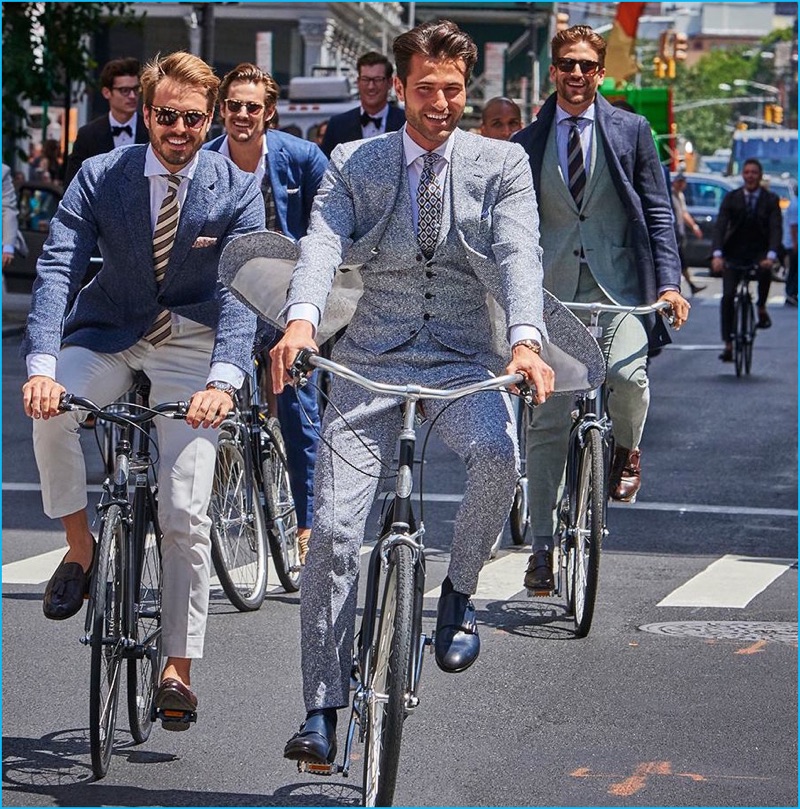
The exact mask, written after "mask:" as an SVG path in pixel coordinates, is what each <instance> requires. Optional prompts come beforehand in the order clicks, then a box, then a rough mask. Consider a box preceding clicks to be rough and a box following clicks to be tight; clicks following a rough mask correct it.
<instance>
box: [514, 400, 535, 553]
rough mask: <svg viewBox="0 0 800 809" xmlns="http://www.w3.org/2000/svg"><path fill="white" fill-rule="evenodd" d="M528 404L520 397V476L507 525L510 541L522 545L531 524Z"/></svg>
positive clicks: (518, 424) (518, 420)
mask: <svg viewBox="0 0 800 809" xmlns="http://www.w3.org/2000/svg"><path fill="white" fill-rule="evenodd" d="M528 412H529V411H528V406H527V405H526V404H525V403H524V402H523V401H522V400H521V399H520V400H519V408H518V411H517V439H518V441H519V454H520V476H519V479H518V480H517V486H516V488H515V489H514V502H513V503H512V504H511V516H510V517H509V527H510V529H511V541H512V542H513V543H514V544H515V545H524V544H525V537H526V535H527V533H528V528H529V527H530V524H531V518H530V514H529V512H528V477H527V473H526V464H525V456H526V453H527V438H528V419H529V416H528Z"/></svg>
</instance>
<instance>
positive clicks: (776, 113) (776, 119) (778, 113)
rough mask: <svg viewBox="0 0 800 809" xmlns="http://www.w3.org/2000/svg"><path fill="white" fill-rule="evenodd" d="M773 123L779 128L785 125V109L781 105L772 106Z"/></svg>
mask: <svg viewBox="0 0 800 809" xmlns="http://www.w3.org/2000/svg"><path fill="white" fill-rule="evenodd" d="M772 123H773V124H778V125H779V126H780V125H781V124H782V123H783V107H781V106H780V104H773V105H772Z"/></svg>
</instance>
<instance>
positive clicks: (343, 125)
mask: <svg viewBox="0 0 800 809" xmlns="http://www.w3.org/2000/svg"><path fill="white" fill-rule="evenodd" d="M356 70H357V71H358V79H357V81H358V97H359V100H360V101H361V106H359V107H355V108H354V109H352V110H348V111H347V112H342V113H339V115H334V116H333V117H332V118H331V119H330V120H329V121H328V128H327V130H326V131H325V137H324V138H323V139H322V151H323V152H325V155H326V156H327V157H330V156H331V152H332V151H333V150H334V148H335V147H336V146H338V145H339V144H340V143H349V142H350V141H353V140H361V139H362V138H373V137H375V135H382V134H384V133H385V132H396V131H397V130H398V129H400V127H401V126H402V125H403V124H404V123H405V122H406V114H405V113H404V112H403V110H401V109H400V108H399V107H395V106H393V105H391V104H389V90H391V88H392V74H393V73H394V67H393V66H392V63H391V62H390V61H389V60H388V59H387V58H386V57H385V56H384V55H383V54H382V53H378V52H377V51H369V52H368V53H365V54H364V55H363V56H361V57H360V58H359V60H358V61H357V62H356Z"/></svg>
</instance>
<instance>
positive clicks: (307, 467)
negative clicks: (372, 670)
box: [204, 62, 328, 564]
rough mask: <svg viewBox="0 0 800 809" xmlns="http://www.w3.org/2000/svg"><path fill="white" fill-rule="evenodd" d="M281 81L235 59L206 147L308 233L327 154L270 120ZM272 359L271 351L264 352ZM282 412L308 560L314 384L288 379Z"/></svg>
mask: <svg viewBox="0 0 800 809" xmlns="http://www.w3.org/2000/svg"><path fill="white" fill-rule="evenodd" d="M279 95H280V87H278V84H277V83H276V82H275V80H274V79H273V78H272V76H270V75H269V74H268V73H264V72H262V71H261V70H260V69H259V68H258V67H256V66H255V65H253V64H250V63H248V62H243V63H242V64H240V65H237V66H236V67H235V68H234V69H233V70H231V71H230V72H229V73H227V74H226V75H225V76H223V78H222V82H221V83H220V86H219V97H220V102H219V113H220V116H221V117H222V123H223V125H224V126H225V134H224V135H220V136H219V137H218V138H215V139H214V140H212V141H211V142H210V143H207V144H206V145H205V147H204V148H206V149H211V150H212V151H215V152H219V153H220V154H223V155H225V157H228V158H230V159H231V160H232V161H233V162H234V163H235V164H236V165H237V166H238V167H239V168H240V169H242V170H243V171H250V172H253V173H254V174H255V175H256V179H257V180H258V184H259V186H260V187H261V192H262V194H263V197H264V207H265V210H266V217H267V229H268V230H274V231H277V232H278V233H282V234H283V235H284V236H288V237H289V238H291V239H294V240H295V241H299V240H300V239H301V238H302V237H303V236H305V235H306V230H308V220H309V217H310V216H311V205H312V204H313V202H314V196H315V195H316V193H317V189H318V188H319V184H320V183H321V182H322V176H323V175H324V174H325V169H326V168H327V167H328V159H327V158H326V157H325V155H324V154H323V153H322V152H321V151H320V149H319V147H318V146H317V145H316V144H315V143H312V142H311V141H307V140H303V139H302V138H296V137H294V136H293V135H289V134H287V133H286V132H281V131H279V130H277V129H272V128H271V127H270V125H269V124H270V121H271V120H272V118H273V116H274V115H275V105H276V104H277V103H278V96H279ZM259 326H260V328H259V334H258V338H257V341H256V342H257V348H259V349H260V348H265V349H266V348H272V346H273V344H274V343H276V342H277V338H278V336H279V335H278V333H277V330H276V329H275V328H273V327H272V326H269V325H267V324H266V323H263V322H261V323H259ZM263 359H265V360H268V359H269V355H267V354H266V352H265V353H264V354H263ZM277 409H278V418H279V420H280V423H281V429H282V431H283V436H284V438H285V440H286V460H287V463H288V467H289V482H290V483H291V487H292V496H293V497H294V502H295V507H296V509H297V545H298V552H299V557H300V563H301V564H305V558H306V553H307V551H308V542H309V537H310V535H311V518H312V516H313V513H314V464H315V461H316V457H317V444H318V442H319V434H320V418H319V403H318V401H317V393H316V388H315V386H314V385H307V386H306V387H304V388H294V387H287V388H285V389H284V391H283V393H281V394H279V395H278V397H277Z"/></svg>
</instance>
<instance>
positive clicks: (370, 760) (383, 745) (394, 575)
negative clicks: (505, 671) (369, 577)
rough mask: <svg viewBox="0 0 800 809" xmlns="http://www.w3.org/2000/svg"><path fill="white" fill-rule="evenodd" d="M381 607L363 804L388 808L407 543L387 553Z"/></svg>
mask: <svg viewBox="0 0 800 809" xmlns="http://www.w3.org/2000/svg"><path fill="white" fill-rule="evenodd" d="M381 605H382V606H381V617H380V624H379V629H378V633H377V635H376V637H375V644H374V649H373V653H372V663H371V666H370V672H369V678H368V681H367V683H366V688H367V691H368V693H371V694H373V698H372V699H371V700H370V701H369V702H368V703H367V704H366V707H365V713H366V738H365V741H364V777H363V786H364V793H363V795H364V806H391V805H392V801H393V799H394V791H395V786H396V784H397V771H398V766H399V763H400V745H401V742H402V735H403V722H404V721H405V717H406V695H407V694H408V692H409V667H410V663H411V641H412V625H411V624H412V621H413V605H414V563H413V557H412V552H411V548H409V547H408V546H407V545H396V546H395V547H394V548H392V550H391V552H390V556H389V567H388V569H387V571H386V576H385V578H384V588H383V598H382V601H381Z"/></svg>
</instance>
